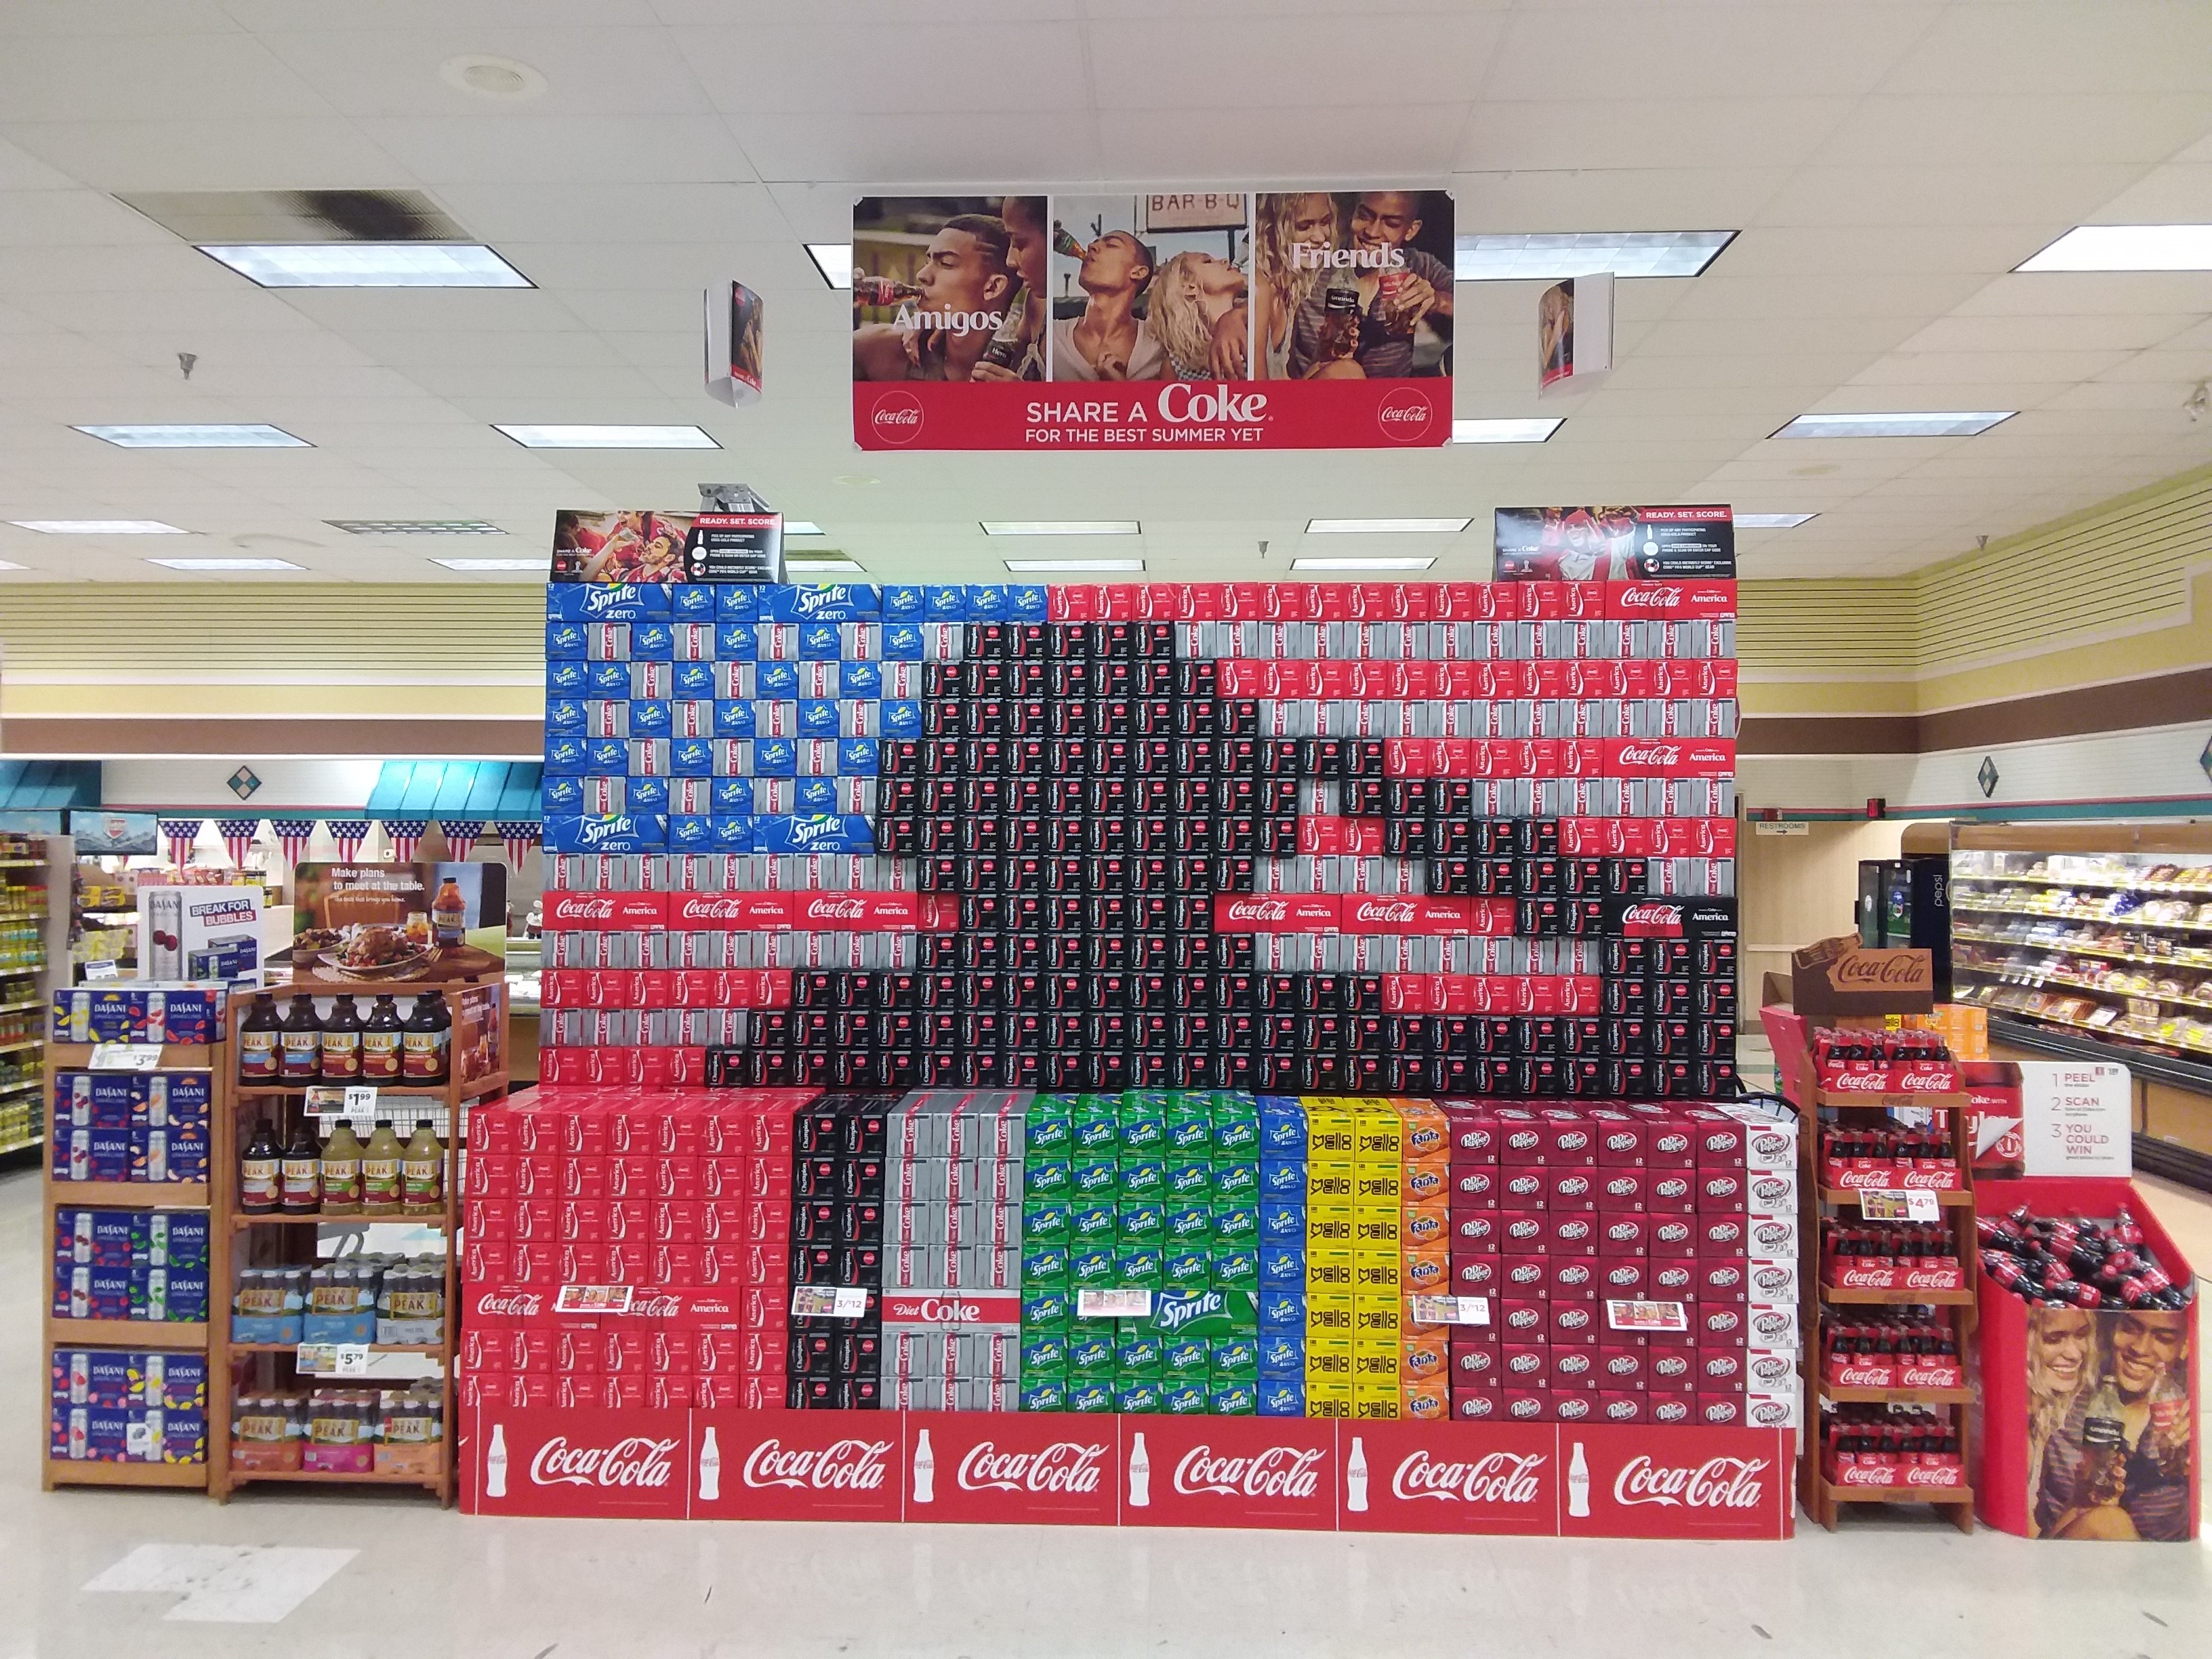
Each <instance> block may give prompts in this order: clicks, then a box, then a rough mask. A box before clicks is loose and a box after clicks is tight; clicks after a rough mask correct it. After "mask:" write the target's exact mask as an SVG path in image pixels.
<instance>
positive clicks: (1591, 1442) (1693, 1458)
mask: <svg viewBox="0 0 2212 1659" xmlns="http://www.w3.org/2000/svg"><path fill="white" fill-rule="evenodd" d="M1576 1445H1580V1446H1581V1447H1582V1449H1583V1463H1584V1465H1585V1466H1586V1468H1587V1469H1588V1472H1589V1486H1588V1490H1587V1503H1586V1507H1587V1509H1588V1510H1589V1513H1588V1514H1586V1515H1577V1514H1575V1513H1573V1510H1574V1509H1575V1508H1576V1507H1577V1505H1575V1504H1571V1503H1570V1504H1562V1506H1561V1510H1560V1529H1561V1530H1562V1531H1563V1532H1565V1533H1566V1534H1569V1535H1573V1536H1588V1537H1601V1538H1786V1537H1788V1536H1789V1535H1790V1510H1791V1505H1792V1504H1794V1503H1795V1501H1796V1499H1795V1496H1794V1492H1793V1490H1792V1482H1791V1477H1792V1474H1793V1473H1794V1471H1795V1468H1796V1466H1795V1464H1794V1463H1793V1462H1792V1461H1791V1457H1790V1431H1788V1430H1787V1429H1757V1430H1742V1429H1700V1428H1682V1429H1672V1430H1668V1431H1664V1432H1655V1431H1653V1430H1652V1429H1651V1428H1650V1426H1648V1425H1643V1426H1638V1425H1631V1424H1623V1425H1618V1426H1615V1425H1606V1424H1595V1423H1594V1424H1589V1425H1583V1426H1579V1427H1573V1428H1562V1429H1560V1431H1559V1449H1560V1453H1561V1455H1562V1456H1563V1457H1565V1458H1567V1459H1569V1460H1570V1462H1571V1459H1572V1456H1573V1448H1574V1447H1575V1446H1576ZM1566 1478H1567V1476H1566V1474H1564V1473H1563V1474H1562V1479H1563V1480H1565V1479H1566ZM1575 1484H1577V1485H1579V1482H1578V1481H1577V1482H1576V1483H1575Z"/></svg>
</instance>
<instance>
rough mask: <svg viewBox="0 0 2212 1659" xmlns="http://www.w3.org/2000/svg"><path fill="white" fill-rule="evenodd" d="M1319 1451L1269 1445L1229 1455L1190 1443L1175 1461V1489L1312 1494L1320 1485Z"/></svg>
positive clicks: (1227, 1493) (1256, 1495)
mask: <svg viewBox="0 0 2212 1659" xmlns="http://www.w3.org/2000/svg"><path fill="white" fill-rule="evenodd" d="M1322 1455H1323V1454H1322V1452H1321V1451H1320V1450H1318V1449H1314V1448H1310V1447H1297V1446H1269V1447H1267V1449H1264V1450H1262V1451H1258V1452H1255V1453H1253V1454H1252V1455H1249V1456H1247V1457H1232V1456H1224V1455H1216V1453H1215V1452H1214V1449H1213V1448H1212V1447H1211V1446H1207V1445H1197V1446H1193V1447H1192V1448H1191V1449H1189V1450H1188V1451H1187V1452H1185V1453H1184V1454H1183V1455H1182V1458H1181V1459H1180V1461H1178V1462H1176V1469H1175V1489H1176V1491H1177V1492H1185V1493H1197V1492H1213V1493H1218V1494H1219V1495H1221V1496H1223V1497H1233V1496H1236V1495H1237V1494H1239V1493H1241V1494H1243V1496H1244V1497H1246V1498H1311V1497H1312V1496H1313V1495H1314V1493H1315V1492H1316V1490H1318V1489H1319V1487H1320V1486H1321V1461H1322Z"/></svg>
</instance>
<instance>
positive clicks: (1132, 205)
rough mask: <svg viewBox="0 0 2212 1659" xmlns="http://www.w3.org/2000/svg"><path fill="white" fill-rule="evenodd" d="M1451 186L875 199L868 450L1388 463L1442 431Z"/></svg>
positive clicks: (865, 415) (860, 338) (869, 238)
mask: <svg viewBox="0 0 2212 1659" xmlns="http://www.w3.org/2000/svg"><path fill="white" fill-rule="evenodd" d="M1452 236H1453V215H1452V199H1451V197H1450V196H1449V195H1448V194H1446V193H1445V192H1443V191H1426V190H1370V191H1334V192H1332V191H1259V192H1254V191H1243V190H1220V191H1192V190H1175V191H1133V192H1121V193H1117V194H1111V195H1085V196H1049V197H1048V196H1024V195H1006V194H992V195H978V196H972V197H962V196H931V197H864V198H862V200H861V201H860V203H859V204H857V205H856V206H855V207H854V211H853V289H852V295H853V434H854V441H855V442H857V443H858V444H859V445H860V447H861V448H863V449H1046V450H1068V449H1130V448H1139V449H1220V448H1234V447H1241V448H1249V449H1391V448H1409V447H1420V446H1424V445H1437V444H1443V443H1446V442H1449V441H1450V438H1451V412H1452V402H1451V356H1452V258H1453V242H1452Z"/></svg>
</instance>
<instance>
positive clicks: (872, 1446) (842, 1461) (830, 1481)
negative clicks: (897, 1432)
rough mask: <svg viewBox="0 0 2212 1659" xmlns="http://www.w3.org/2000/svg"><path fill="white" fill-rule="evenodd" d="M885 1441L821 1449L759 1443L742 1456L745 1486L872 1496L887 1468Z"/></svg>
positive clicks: (836, 1443) (844, 1442) (846, 1442)
mask: <svg viewBox="0 0 2212 1659" xmlns="http://www.w3.org/2000/svg"><path fill="white" fill-rule="evenodd" d="M890 1449H891V1443H890V1441H888V1440H857V1439H845V1440H833V1441H832V1442H830V1443H829V1444H828V1445H826V1446H821V1447H797V1446H794V1447H791V1448H788V1449H787V1448H786V1447H785V1446H784V1444H783V1443H782V1442H781V1441H779V1440H775V1439H769V1440H763V1441H762V1442H761V1443H759V1444H758V1445H757V1446H755V1447H754V1448H753V1449H752V1450H751V1451H750V1452H749V1453H747V1454H746V1455H745V1467H744V1483H745V1485H747V1486H753V1487H763V1486H795V1487H800V1488H804V1489H807V1490H811V1491H814V1492H874V1491H877V1490H878V1489H879V1488H880V1487H881V1486H883V1484H884V1474H885V1472H886V1471H887V1470H888V1469H889V1468H890Z"/></svg>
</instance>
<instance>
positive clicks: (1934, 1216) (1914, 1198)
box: [1859, 1187, 1943, 1221]
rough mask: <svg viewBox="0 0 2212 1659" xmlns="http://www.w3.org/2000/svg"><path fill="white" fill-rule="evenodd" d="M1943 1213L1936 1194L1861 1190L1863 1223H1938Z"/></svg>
mask: <svg viewBox="0 0 2212 1659" xmlns="http://www.w3.org/2000/svg"><path fill="white" fill-rule="evenodd" d="M1942 1213H1943V1209H1942V1205H1940V1204H1939V1203H1937V1202H1936V1194H1933V1193H1929V1192H1923V1191H1921V1190H1919V1189H1918V1188H1913V1189H1911V1190H1894V1191H1885V1190H1883V1189H1882V1188H1866V1187H1863V1188H1860V1189H1859V1218H1860V1219H1861V1220H1863V1221H1936V1220H1940V1219H1941V1218H1942Z"/></svg>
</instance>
